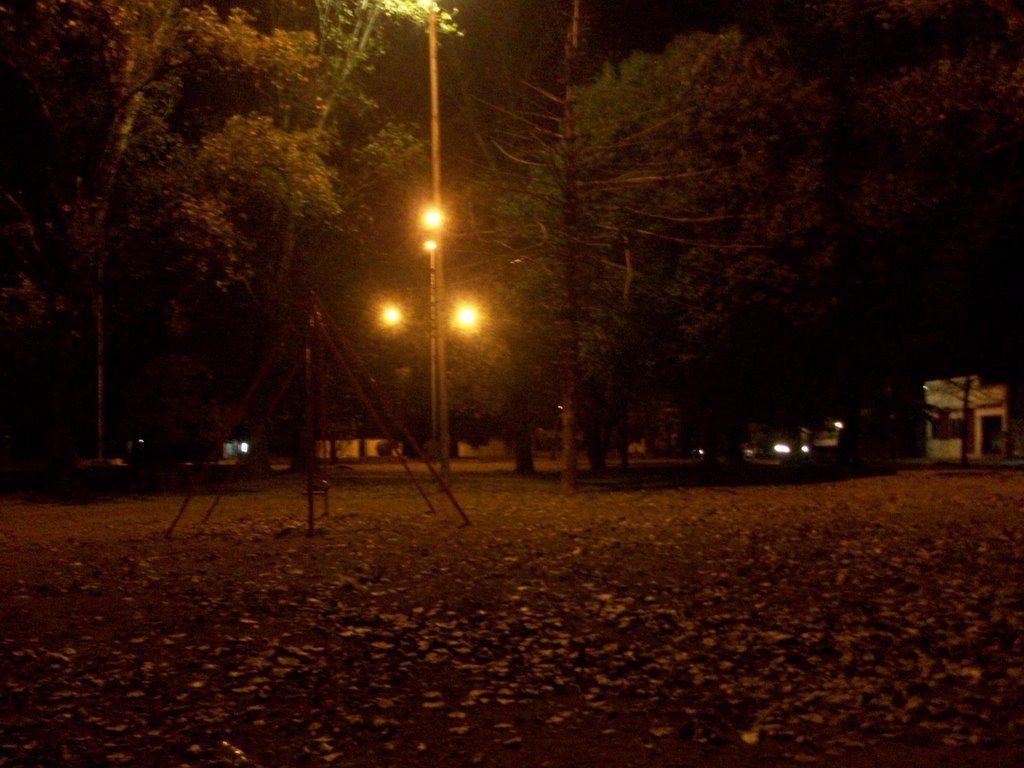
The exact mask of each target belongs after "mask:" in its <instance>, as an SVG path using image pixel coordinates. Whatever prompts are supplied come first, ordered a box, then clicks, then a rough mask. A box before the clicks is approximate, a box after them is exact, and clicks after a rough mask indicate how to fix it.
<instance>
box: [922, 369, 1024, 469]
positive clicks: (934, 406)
mask: <svg viewBox="0 0 1024 768" xmlns="http://www.w3.org/2000/svg"><path fill="white" fill-rule="evenodd" d="M924 388H925V392H924V400H925V406H926V408H927V411H928V420H927V424H926V427H925V429H926V433H925V451H926V455H927V456H928V458H930V459H942V460H950V461H956V460H959V459H960V456H961V447H962V445H963V441H964V440H966V441H967V456H968V458H972V459H980V458H986V457H988V458H1000V457H1009V456H1010V455H1012V446H1011V444H1010V439H1009V438H1010V412H1009V388H1008V387H1007V385H1006V384H990V383H988V382H985V381H982V379H981V377H980V376H955V377H953V378H950V379H934V380H932V381H927V382H925V385H924ZM965 406H966V407H965Z"/></svg>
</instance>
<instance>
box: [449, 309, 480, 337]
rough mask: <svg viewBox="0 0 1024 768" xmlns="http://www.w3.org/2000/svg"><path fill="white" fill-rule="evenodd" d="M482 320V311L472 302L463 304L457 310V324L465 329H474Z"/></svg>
mask: <svg viewBox="0 0 1024 768" xmlns="http://www.w3.org/2000/svg"><path fill="white" fill-rule="evenodd" d="M479 322H480V313H479V312H477V310H476V307H474V306H473V305H472V304H461V305H459V307H458V309H456V310H455V325H456V326H457V327H458V328H460V329H461V330H463V331H472V330H474V329H475V328H476V327H477V324H478V323H479Z"/></svg>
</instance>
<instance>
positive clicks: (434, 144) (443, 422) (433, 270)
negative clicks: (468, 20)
mask: <svg viewBox="0 0 1024 768" xmlns="http://www.w3.org/2000/svg"><path fill="white" fill-rule="evenodd" d="M426 3H427V50H428V56H429V60H430V175H431V191H432V205H433V209H432V210H431V211H429V212H428V213H427V215H426V216H425V217H424V223H425V224H426V225H427V226H428V228H430V229H432V230H434V232H435V236H434V238H433V239H432V240H431V241H430V245H429V246H428V249H429V251H430V315H431V366H430V367H431V391H432V396H431V412H432V414H433V418H432V419H431V421H432V422H433V432H434V434H433V437H434V439H435V441H436V443H437V449H438V456H439V458H440V463H441V478H442V479H443V480H444V482H445V483H447V482H448V476H449V461H448V451H449V445H450V442H451V436H450V429H449V421H448V383H447V366H446V364H445V324H444V322H443V318H446V317H447V305H446V301H445V285H444V258H443V256H442V250H441V246H440V244H439V240H440V235H441V231H440V228H441V223H442V220H443V219H442V211H443V210H444V208H443V207H442V205H441V110H440V106H439V101H440V100H439V98H438V91H439V88H438V76H437V6H436V5H435V3H434V0H426Z"/></svg>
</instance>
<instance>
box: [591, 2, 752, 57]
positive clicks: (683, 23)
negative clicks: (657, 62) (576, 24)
mask: <svg viewBox="0 0 1024 768" xmlns="http://www.w3.org/2000/svg"><path fill="white" fill-rule="evenodd" d="M734 5H735V3H734V1H733V0H633V1H632V2H615V0H583V6H582V8H583V13H584V14H585V15H588V16H590V32H591V43H592V45H593V48H594V49H595V50H596V51H601V50H604V51H608V52H609V53H611V54H613V55H621V54H628V53H629V52H630V51H633V50H644V51H652V52H656V51H660V50H662V49H663V48H664V47H665V45H666V44H667V43H668V42H669V41H670V40H671V39H672V38H673V37H674V36H675V35H677V34H679V33H680V32H684V31H687V30H693V29H716V28H718V27H719V26H720V25H722V24H723V23H728V21H729V19H730V18H731V17H732V15H733V14H734Z"/></svg>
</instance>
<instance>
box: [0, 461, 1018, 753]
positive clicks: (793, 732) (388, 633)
mask: <svg viewBox="0 0 1024 768" xmlns="http://www.w3.org/2000/svg"><path fill="white" fill-rule="evenodd" d="M302 485H303V484H302V481H301V479H297V478H285V479H277V480H275V481H273V482H267V483H262V484H258V485H254V484H249V485H248V486H238V487H235V488H233V489H232V490H231V491H230V492H229V493H228V494H227V495H226V496H225V497H224V498H223V500H222V501H221V502H220V504H219V506H217V507H216V508H215V509H213V510H212V512H211V513H210V515H209V518H208V519H207V520H206V521H205V522H204V521H203V518H204V516H205V515H206V513H207V510H208V508H209V507H210V503H211V501H212V499H211V497H207V496H202V497H198V498H196V499H194V500H193V501H192V502H190V504H189V506H188V507H187V509H186V510H185V512H184V514H183V515H182V517H181V521H180V523H178V525H177V526H176V528H175V530H174V535H173V536H171V537H170V538H168V537H167V536H166V535H165V534H166V533H167V531H168V528H169V526H170V524H171V523H172V521H173V520H174V519H175V517H176V516H177V514H178V513H179V511H180V510H181V505H182V501H183V499H182V497H181V496H179V495H173V494H168V495H163V496H150V497H146V498H113V499H107V500H100V501H94V502H93V503H90V504H87V505H55V504H43V503H38V502H35V501H33V500H31V499H28V498H24V497H0V565H2V568H0V664H2V671H3V675H2V677H0V766H73V767H76V768H77V767H85V766H116V765H130V766H161V767H165V766H259V767H260V768H269V767H284V766H350V767H352V768H363V767H369V766H375V767H376V766H394V767H395V768H423V767H426V766H446V767H448V768H461V767H462V766H485V767H489V768H506V767H508V768H511V766H578V767H579V768H598V767H603V766H627V767H631V766H635V767H636V768H668V766H673V768H675V767H678V766H723V767H725V768H738V767H740V766H755V765H756V766H771V765H792V764H797V763H806V764H810V765H820V766H853V767H854V768H856V767H858V766H863V767H867V766H872V767H873V768H887V767H889V766H893V767H895V766H901V767H902V768H913V767H914V766H950V767H952V766H958V767H959V766H984V767H987V768H992V767H994V766H1007V767H1009V766H1020V765H1024V473H1022V472H1019V471H1013V470H972V471H968V472H960V471H953V470H937V469H919V470H914V471H905V472H900V473H897V474H895V475H888V476H879V477H871V478H861V479H854V480H847V481H843V482H834V483H813V484H801V485H777V486H765V485H750V486H737V487H729V486H721V487H688V486H682V485H681V486H680V487H674V486H672V484H671V483H660V484H659V487H658V489H657V490H653V489H650V488H647V489H645V488H644V487H643V484H642V483H638V484H632V485H628V486H626V485H623V484H621V483H615V482H595V483H589V484H586V485H585V486H584V488H583V489H582V490H581V492H580V493H578V494H576V495H574V496H571V497H565V496H562V495H560V494H559V493H558V488H557V481H556V480H554V479H552V478H548V477H543V478H540V479H519V478H516V477H514V476H512V475H510V474H509V473H507V472H502V471H477V472H460V471H457V472H456V475H455V478H454V481H453V488H454V491H455V494H456V497H457V499H458V501H459V502H460V504H461V505H462V507H463V509H464V511H465V513H466V515H467V516H468V517H469V519H470V520H471V523H472V524H471V525H470V526H468V527H467V526H463V525H462V524H461V519H460V517H459V515H458V514H457V512H456V511H455V510H454V509H453V508H452V506H451V505H450V503H449V502H448V500H447V499H446V498H445V497H444V496H443V495H439V494H436V493H435V492H434V489H433V486H432V485H430V484H429V483H427V485H426V488H427V489H428V497H429V500H430V502H431V504H432V505H433V506H434V508H435V510H436V511H435V512H430V511H429V510H428V505H427V503H426V501H425V500H424V498H422V497H421V496H420V495H418V494H417V492H416V490H415V488H414V487H413V485H412V484H411V483H409V482H408V481H407V480H406V479H405V478H404V477H403V476H402V475H400V474H398V473H395V472H393V471H385V470H381V469H379V468H378V469H372V468H356V469H350V470H345V471H344V472H341V473H339V474H338V476H337V477H336V478H335V479H334V482H333V484H332V488H331V491H330V495H329V498H328V501H329V504H328V509H329V514H328V515H327V516H326V517H321V518H319V519H317V520H315V534H314V535H313V536H308V535H307V523H308V521H307V516H306V513H307V507H306V499H305V497H304V496H303V495H302V493H301V491H302ZM322 501H323V499H322V498H320V497H317V498H315V502H316V507H315V509H316V511H317V514H318V515H319V514H320V513H322V511H323V510H322V507H321V504H322Z"/></svg>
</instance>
